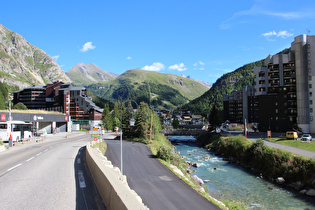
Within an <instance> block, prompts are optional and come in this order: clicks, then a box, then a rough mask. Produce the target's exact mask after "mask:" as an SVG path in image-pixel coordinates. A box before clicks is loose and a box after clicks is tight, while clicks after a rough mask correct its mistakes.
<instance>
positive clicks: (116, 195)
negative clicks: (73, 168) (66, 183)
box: [86, 144, 148, 210]
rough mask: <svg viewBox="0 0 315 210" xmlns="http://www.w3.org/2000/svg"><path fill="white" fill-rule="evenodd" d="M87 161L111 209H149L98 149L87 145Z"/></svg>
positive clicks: (106, 203) (104, 199) (105, 201)
mask: <svg viewBox="0 0 315 210" xmlns="http://www.w3.org/2000/svg"><path fill="white" fill-rule="evenodd" d="M86 162H87V165H88V168H89V170H90V172H91V174H92V177H93V179H94V182H95V184H96V186H97V188H98V191H99V193H100V195H101V197H102V198H103V201H104V203H105V206H106V208H107V209H109V210H116V209H117V210H127V209H132V210H134V209H136V210H142V209H143V210H147V209H148V208H147V207H146V206H145V205H144V204H143V203H142V199H141V198H140V197H139V196H138V195H137V193H136V192H135V191H133V190H131V189H130V187H129V186H128V183H127V179H126V176H123V175H122V174H121V173H120V170H119V168H117V167H114V166H113V165H112V163H111V162H110V161H108V160H107V158H106V157H105V156H103V155H102V154H101V153H100V152H99V151H98V150H97V149H94V148H91V147H90V146H89V144H88V145H87V146H86Z"/></svg>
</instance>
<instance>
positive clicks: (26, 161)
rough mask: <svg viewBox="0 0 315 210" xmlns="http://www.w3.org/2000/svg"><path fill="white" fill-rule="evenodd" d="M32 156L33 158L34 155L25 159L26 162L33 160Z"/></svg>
mask: <svg viewBox="0 0 315 210" xmlns="http://www.w3.org/2000/svg"><path fill="white" fill-rule="evenodd" d="M34 158H35V157H34V156H33V157H31V158H29V159H27V160H26V162H28V161H31V160H33V159H34Z"/></svg>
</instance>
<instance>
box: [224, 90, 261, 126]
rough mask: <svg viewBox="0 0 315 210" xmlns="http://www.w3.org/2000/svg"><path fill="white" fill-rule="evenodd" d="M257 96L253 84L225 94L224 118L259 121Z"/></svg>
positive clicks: (235, 120) (242, 121)
mask: <svg viewBox="0 0 315 210" xmlns="http://www.w3.org/2000/svg"><path fill="white" fill-rule="evenodd" d="M257 102H258V101H257V97H256V96H255V89H254V87H252V86H246V87H244V88H243V89H242V90H239V91H233V92H232V93H231V94H230V95H223V108H224V118H225V120H229V121H230V122H236V123H244V122H245V119H246V122H250V123H254V122H257V120H258V119H257V112H258V110H257Z"/></svg>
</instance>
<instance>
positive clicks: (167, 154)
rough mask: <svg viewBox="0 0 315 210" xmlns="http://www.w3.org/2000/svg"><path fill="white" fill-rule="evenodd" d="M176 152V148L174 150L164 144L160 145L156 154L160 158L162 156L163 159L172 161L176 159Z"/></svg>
mask: <svg viewBox="0 0 315 210" xmlns="http://www.w3.org/2000/svg"><path fill="white" fill-rule="evenodd" d="M174 154H175V153H174V150H172V149H171V148H170V147H167V146H164V145H163V146H160V147H159V149H158V151H157V154H156V156H157V157H158V158H161V159H162V160H165V161H167V162H170V161H172V160H174V159H175V157H174Z"/></svg>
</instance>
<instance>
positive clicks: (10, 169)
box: [8, 163, 22, 171]
mask: <svg viewBox="0 0 315 210" xmlns="http://www.w3.org/2000/svg"><path fill="white" fill-rule="evenodd" d="M21 165H22V163H19V164H17V165H15V166H13V167H12V168H9V169H8V171H12V170H13V169H15V168H17V167H19V166H21Z"/></svg>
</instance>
